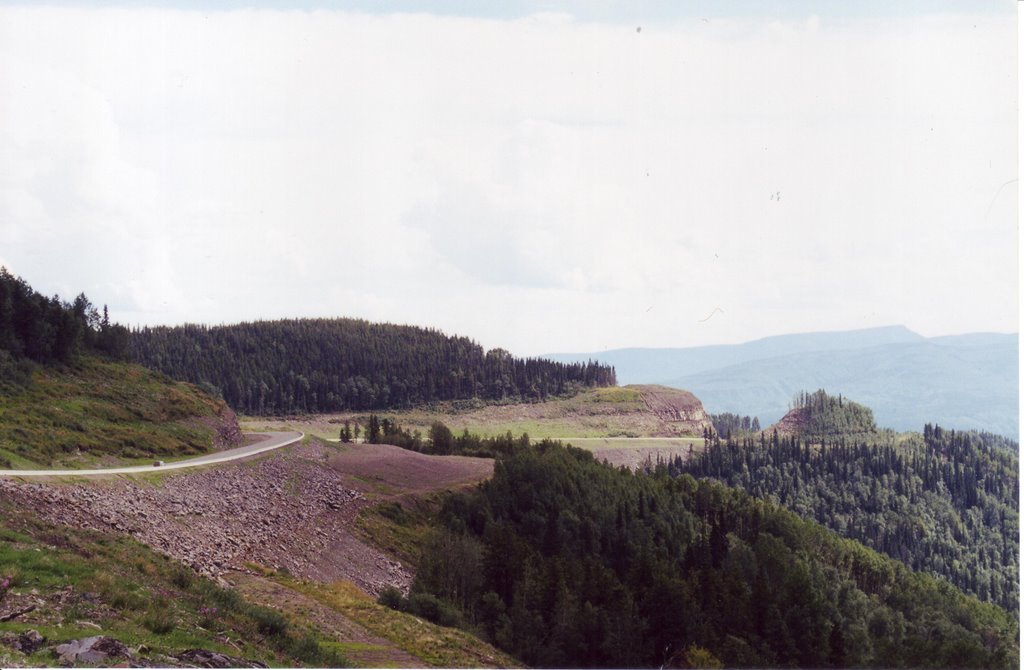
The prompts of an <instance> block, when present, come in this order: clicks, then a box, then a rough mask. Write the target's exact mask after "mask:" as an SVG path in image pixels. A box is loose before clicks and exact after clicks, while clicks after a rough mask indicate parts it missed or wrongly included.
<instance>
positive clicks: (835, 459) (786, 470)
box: [668, 403, 1020, 612]
mask: <svg viewBox="0 0 1024 670" xmlns="http://www.w3.org/2000/svg"><path fill="white" fill-rule="evenodd" d="M847 406H849V403H847ZM668 467H669V472H670V473H671V474H673V475H677V474H688V475H692V476H694V477H713V478H715V479H718V480H720V481H722V482H723V483H725V484H728V485H729V486H735V487H739V488H741V489H743V490H745V491H747V492H749V493H750V494H752V495H754V496H757V497H759V498H763V499H767V500H772V501H775V502H778V503H779V504H781V505H783V506H785V507H786V508H788V509H790V510H792V511H794V512H796V513H798V514H799V515H800V516H803V517H805V518H808V519H813V520H815V521H817V522H819V523H821V524H823V525H825V526H827V527H829V528H832V529H834V530H835V531H837V532H838V533H840V534H841V535H843V536H845V537H849V538H853V539H856V540H859V541H861V542H863V543H864V544H866V545H867V546H869V547H872V548H874V549H877V550H878V551H881V552H884V553H886V554H888V555H889V556H892V557H893V558H896V559H899V560H900V561H902V562H903V563H905V564H906V565H908V566H910V567H911V568H913V569H914V570H923V571H927V572H930V573H932V574H934V575H937V576H941V577H943V578H945V579H948V580H949V581H950V582H952V583H953V584H955V585H956V586H957V587H959V588H960V589H962V590H964V591H966V592H967V593H973V594H975V595H977V596H978V597H979V598H980V599H982V600H986V601H990V602H994V603H997V604H999V605H1001V606H1003V607H1005V608H1007V609H1008V610H1010V611H1011V612H1016V611H1017V605H1018V597H1019V589H1020V575H1019V566H1018V523H1019V521H1018V472H1017V471H1018V456H1017V443H1016V442H1013V441H1011V440H1008V439H1006V438H1003V437H999V436H996V435H992V434H990V433H978V432H958V431H952V430H943V429H942V428H940V427H938V426H931V425H927V426H925V429H924V433H923V434H921V435H917V436H914V437H913V438H910V439H906V440H904V441H902V442H901V443H900V444H899V445H898V446H894V445H890V444H886V445H871V444H866V443H850V444H845V443H844V442H843V441H840V442H839V443H835V444H831V443H830V444H825V445H823V446H821V445H814V446H811V445H809V444H808V443H807V442H806V441H801V440H800V439H798V438H795V437H789V438H781V439H780V438H779V437H778V436H777V435H773V436H772V437H770V438H769V437H768V436H766V435H764V434H762V436H761V438H760V439H758V440H755V439H753V438H749V437H748V438H745V439H742V440H738V441H737V440H733V441H729V442H720V441H717V440H715V441H714V442H712V443H711V444H710V445H709V446H708V447H707V448H706V449H705V450H704V451H703V452H702V453H700V454H698V455H696V456H694V458H693V459H691V460H690V461H689V462H687V463H684V462H683V460H682V459H679V458H677V459H675V460H674V461H673V462H671V463H669V464H668Z"/></svg>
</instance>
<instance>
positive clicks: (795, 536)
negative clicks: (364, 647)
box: [381, 441, 1019, 668]
mask: <svg viewBox="0 0 1024 670" xmlns="http://www.w3.org/2000/svg"><path fill="white" fill-rule="evenodd" d="M440 519H441V526H442V529H441V530H439V531H438V532H437V533H436V535H435V536H434V537H433V539H432V540H431V541H430V543H429V548H428V549H427V550H425V551H424V553H423V556H422V558H421V561H420V566H419V570H418V571H417V576H416V579H415V582H414V584H413V587H412V590H411V593H410V595H409V596H408V597H402V596H401V594H398V593H397V592H392V591H389V592H385V593H383V594H382V595H381V600H382V602H385V603H387V604H389V605H391V606H393V607H397V608H400V609H405V610H408V611H411V612H413V613H416V614H417V615H419V616H426V617H428V618H432V619H434V620H435V621H440V622H442V623H444V624H446V625H457V626H461V627H463V628H466V629H469V630H472V631H474V632H476V633H477V634H478V635H480V636H482V637H484V638H485V639H487V640H489V641H491V642H493V643H494V644H496V645H497V646H498V647H500V648H502V649H504V650H506V651H508V652H510V653H512V654H513V655H515V656H517V657H518V658H519V659H520V660H522V661H523V662H524V663H526V664H527V665H530V666H537V667H580V666H586V667H609V666H610V667H638V666H675V667H721V666H722V664H724V665H727V666H730V667H743V666H748V667H750V666H760V667H765V666H772V667H775V666H795V667H852V666H885V667H919V666H926V667H986V668H1000V667H1013V668H1016V667H1017V663H1018V656H1019V652H1018V648H1017V642H1016V622H1015V621H1014V619H1013V618H1012V617H1011V616H1010V615H1009V614H1008V613H1007V612H1006V611H1004V610H1002V609H1000V608H998V607H995V606H993V605H989V604H983V603H981V602H979V601H978V600H977V599H975V598H973V597H969V596H967V595H965V594H963V593H961V592H959V591H957V590H956V589H954V588H953V587H952V586H950V585H949V584H947V583H945V582H942V581H939V580H936V579H934V578H932V577H930V576H928V575H925V574H921V573H913V572H911V571H910V570H909V569H908V568H906V567H905V566H904V565H902V564H900V563H899V562H897V561H895V560H893V559H891V558H887V557H884V556H882V555H880V554H878V553H876V552H875V551H873V550H871V549H868V548H866V547H864V546H863V545H861V544H859V543H857V542H854V541H851V540H844V539H841V538H840V537H839V536H838V535H836V534H835V533H833V532H831V531H828V530H826V529H825V528H823V527H822V526H821V525H819V524H816V523H814V522H811V521H806V520H802V519H800V518H799V517H798V516H797V515H795V514H793V513H792V512H789V511H787V510H785V509H783V508H781V507H780V506H778V505H775V504H773V503H770V502H767V501H764V500H758V499H756V498H754V497H753V496H750V495H748V494H747V493H745V492H743V491H740V490H737V489H730V488H727V487H726V486H724V485H722V484H720V483H718V482H714V481H711V480H700V481H698V480H697V479H694V478H693V477H691V476H690V475H688V474H682V475H680V476H676V477H672V476H670V474H669V470H668V467H667V466H666V465H664V464H662V465H660V466H658V467H656V468H654V470H653V471H652V472H650V473H643V472H639V473H634V472H632V471H629V470H627V469H625V468H620V469H615V468H612V467H610V466H608V465H606V464H603V463H598V462H597V461H596V460H595V459H594V458H593V456H592V455H591V454H590V453H588V452H584V451H582V450H578V449H573V448H566V447H563V446H562V445H560V444H558V443H554V442H550V441H545V442H542V443H541V444H539V445H534V446H522V447H518V448H514V449H511V450H510V451H509V452H508V453H503V454H500V455H499V457H498V459H497V461H496V463H495V469H494V476H493V478H492V479H490V480H489V481H487V482H484V483H483V484H481V485H479V486H478V487H477V488H475V489H474V490H471V491H469V492H460V493H452V494H449V495H448V497H447V498H446V499H445V502H444V504H443V508H442V510H441V513H440Z"/></svg>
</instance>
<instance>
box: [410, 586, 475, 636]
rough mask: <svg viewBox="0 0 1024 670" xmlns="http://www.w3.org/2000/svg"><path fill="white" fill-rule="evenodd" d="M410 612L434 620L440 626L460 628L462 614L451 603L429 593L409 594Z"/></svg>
mask: <svg viewBox="0 0 1024 670" xmlns="http://www.w3.org/2000/svg"><path fill="white" fill-rule="evenodd" d="M408 603H409V610H408V611H409V613H410V614H413V615H415V616H418V617H422V618H424V619H426V620H428V621H432V622H434V623H436V624H437V625H439V626H447V627H449V628H460V627H462V626H463V621H462V615H461V614H460V613H459V611H458V610H457V609H456V608H455V607H454V606H452V605H450V604H449V603H446V602H444V601H443V600H441V599H440V598H438V597H436V596H434V595H431V594H429V593H414V594H412V595H410V596H409V600H408Z"/></svg>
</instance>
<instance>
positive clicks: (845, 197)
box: [0, 0, 1018, 355]
mask: <svg viewBox="0 0 1024 670" xmlns="http://www.w3.org/2000/svg"><path fill="white" fill-rule="evenodd" d="M203 4H204V3H200V2H177V3H170V2H168V3H155V2H150V3H139V2H120V3H111V4H109V5H107V6H95V7H92V8H85V9H81V8H78V6H77V5H76V6H71V5H68V6H59V5H58V6H55V7H48V8H42V7H41V8H35V7H32V6H27V5H22V6H17V5H11V4H9V3H8V4H4V3H0V264H2V265H4V266H6V267H7V268H8V269H9V270H10V271H12V272H14V273H15V274H18V275H21V276H23V277H24V278H25V279H26V280H27V281H29V283H31V284H32V285H33V286H34V287H35V288H37V289H38V290H40V291H43V292H44V293H47V294H52V293H59V294H60V295H61V296H62V297H64V298H65V299H70V298H72V297H73V296H74V295H76V294H77V293H79V292H81V291H84V292H85V293H86V294H87V295H88V296H89V297H90V298H91V299H92V300H93V301H94V302H96V303H99V304H103V303H107V304H108V305H109V306H110V311H111V315H112V317H113V318H115V319H117V320H118V321H121V322H122V323H125V324H128V325H139V324H162V323H167V324H174V323H182V322H186V321H188V322H205V323H231V322H236V321H240V320H252V319H257V318H278V317H300V316H353V317H362V318H366V319H371V320H379V321H391V322H395V323H410V324H416V325H423V326H431V327H436V328H440V329H442V330H444V331H446V332H450V333H458V334H462V335H467V336H469V337H472V338H473V339H476V340H477V341H479V342H481V343H482V344H483V345H484V346H486V347H496V346H502V347H505V348H508V349H510V350H511V351H513V352H515V353H517V354H520V355H532V354H538V353H542V352H553V351H591V350H593V351H596V350H601V349H605V348H616V347H625V346H689V345H698V344H713V343H729V342H740V341H746V340H750V339H755V338H758V337H762V336H765V335H772V334H779V333H790V332H804V331H820V330H839V329H851V328H864V327H871V326H880V325H890V324H905V325H906V326H908V327H910V328H911V329H913V330H916V331H918V332H920V333H922V334H925V335H940V334H951V333H962V332H972V331H1001V332H1015V331H1016V330H1017V325H1018V307H1017V304H1018V294H1017V290H1018V287H1017V283H1018V267H1017V250H1018V240H1017V193H1018V187H1017V182H1016V181H1015V180H1016V178H1017V171H1018V169H1017V58H1018V56H1017V52H1016V40H1017V16H1016V7H1015V3H1014V2H1012V0H1009V1H1005V2H993V3H950V2H915V3H898V4H899V8H898V9H897V10H894V9H890V8H889V7H890V5H891V3H875V2H868V3H852V4H857V5H858V6H857V9H856V11H857V13H856V14H844V13H843V12H844V11H846V10H844V9H843V8H844V7H846V6H847V4H848V3H778V2H777V3H752V2H739V3H734V4H731V5H728V6H727V8H726V9H722V8H721V7H720V3H710V2H698V3H691V4H689V5H680V3H668V2H655V1H649V2H640V3H635V2H634V3H612V2H597V3H583V2H562V3H558V2H525V1H524V2H513V3H504V4H502V3H489V2H488V3H482V5H481V7H482V9H480V10H475V9H474V6H475V5H474V3H468V2H441V3H437V4H436V5H433V6H432V5H431V4H430V3H412V2H397V1H395V2H385V3H380V4H375V3H370V2H354V3H340V2H310V3H302V2H299V3H283V2H281V3H273V2H249V3H243V2H232V3H227V4H228V5H229V6H230V7H231V9H230V10H220V11H204V10H203V9H202V6H203ZM246 6H255V7H256V8H255V9H244V7H246ZM294 6H299V7H302V8H303V9H302V11H283V10H282V9H281V7H294ZM765 6H768V7H770V10H765V9H764V7H765ZM496 7H502V9H501V10H498V9H495V8H496ZM410 10H415V13H409V12H410ZM402 12H405V13H402ZM474 12H475V13H474ZM815 12H817V13H815Z"/></svg>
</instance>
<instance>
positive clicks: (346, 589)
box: [0, 275, 1019, 668]
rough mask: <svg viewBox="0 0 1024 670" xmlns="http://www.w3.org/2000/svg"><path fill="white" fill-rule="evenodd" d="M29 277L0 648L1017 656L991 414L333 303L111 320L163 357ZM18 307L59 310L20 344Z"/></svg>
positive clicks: (734, 661) (725, 657) (772, 662)
mask: <svg viewBox="0 0 1024 670" xmlns="http://www.w3.org/2000/svg"><path fill="white" fill-rule="evenodd" d="M0 280H3V281H0V289H4V290H7V288H5V287H7V284H8V283H10V282H9V279H8V276H6V275H0ZM5 282H7V283H5ZM29 291H30V290H29V289H28V288H27V285H25V284H24V283H21V284H17V285H16V287H15V293H17V294H18V295H19V296H21V297H20V298H19V299H20V300H21V301H22V302H20V303H18V304H19V305H22V306H23V305H25V304H28V305H31V304H33V303H32V301H33V300H37V301H41V303H40V304H43V303H45V304H46V305H48V308H47V309H49V311H48V312H38V311H36V312H32V310H28V311H27V312H25V313H24V314H22V316H20V317H19V318H17V319H13V320H10V321H0V341H6V342H8V343H13V344H10V345H9V346H10V349H8V350H0V369H2V370H3V371H5V376H4V378H3V379H2V380H0V381H2V382H3V383H2V384H0V450H2V451H0V456H2V457H3V458H4V459H5V462H4V463H3V464H4V465H8V466H11V467H10V468H7V469H6V471H5V472H4V473H3V475H4V476H2V477H0V509H2V511H3V515H2V516H0V663H2V664H3V665H5V666H8V665H10V666H47V665H52V664H54V663H60V664H63V665H70V666H77V665H90V664H97V663H99V664H134V665H157V666H160V667H192V666H197V665H203V666H218V667H223V666H228V667H265V666H275V667H277V666H313V667H338V666H342V665H348V664H355V665H358V666H361V667H409V666H413V667H517V666H522V665H532V666H543V667H549V666H558V667H561V666H575V665H584V666H592V667H624V666H629V667H634V666H653V665H659V666H660V665H666V666H695V667H721V666H723V665H728V666H730V667H732V666H737V667H792V666H807V667H847V666H856V667H860V666H869V667H874V666H886V667H948V668H964V667H984V668H993V667H994V668H1013V667H1017V665H1018V660H1019V647H1018V645H1017V642H1016V638H1017V631H1018V629H1019V621H1018V619H1017V617H1016V614H1015V612H1016V603H1018V602H1019V600H1018V592H1019V571H1018V569H1017V565H1016V563H1015V560H1016V556H1017V554H1018V551H1019V545H1018V542H1017V536H1016V533H1017V529H1018V527H1019V521H1018V510H1017V507H1016V500H1017V496H1018V490H1019V484H1018V479H1017V470H1018V464H1017V451H1018V445H1017V443H1016V442H1015V441H1013V440H1010V439H1008V438H1003V437H1000V436H998V435H994V434H992V433H986V432H978V431H960V430H950V429H945V428H943V427H940V426H938V425H934V424H931V423H929V424H926V425H925V427H924V431H923V432H922V433H917V432H904V433H896V432H895V431H892V430H890V429H888V428H886V427H884V425H883V426H881V427H880V426H879V425H878V424H876V422H875V415H874V412H873V408H871V407H869V406H867V405H862V404H861V403H859V402H857V401H856V400H851V399H850V398H848V397H845V395H844V396H838V395H837V396H833V395H830V394H829V393H828V392H827V391H825V390H824V389H818V390H816V391H815V390H812V389H805V390H804V391H801V392H800V393H798V394H796V395H795V396H794V397H793V398H792V399H791V410H790V412H789V413H787V415H786V417H784V418H783V420H782V421H780V422H779V423H778V424H775V425H772V426H769V427H768V428H767V429H766V430H764V431H761V430H758V429H757V428H756V426H757V425H758V424H757V422H755V421H754V420H752V418H751V417H750V416H749V415H724V414H720V415H709V414H708V413H707V412H706V411H705V408H704V406H703V403H702V402H701V400H700V398H698V397H697V396H696V395H694V394H693V393H691V392H689V391H685V390H681V389H676V388H671V387H667V386H659V385H627V386H617V385H615V384H614V383H613V382H614V375H615V371H614V370H613V369H612V368H610V367H608V366H605V365H602V364H599V363H593V362H588V363H586V364H564V365H563V364H554V363H551V362H545V361H538V360H535V359H515V358H513V357H511V356H510V355H509V354H507V352H504V351H503V350H491V351H489V352H484V351H483V350H482V348H480V347H478V346H476V345H475V344H473V343H472V342H470V341H468V340H465V339H464V338H453V337H447V336H443V335H441V334H439V333H436V332H433V331H426V330H423V329H415V328H409V327H396V326H390V325H387V324H385V325H380V326H377V325H373V324H366V323H365V322H357V321H351V320H314V321H311V322H305V321H302V320H296V321H290V322H269V323H266V324H260V323H256V324H245V325H244V326H240V327H238V328H233V327H227V328H223V329H218V330H212V329H201V328H200V329H194V328H181V329H171V330H160V331H155V334H154V332H149V333H146V334H145V335H141V334H137V335H139V336H140V337H145V338H148V340H147V341H148V343H149V344H148V345H147V346H150V347H151V349H150V352H149V355H152V356H155V357H157V358H160V357H161V356H170V357H172V358H173V357H174V356H177V355H178V354H179V353H181V352H192V353H189V355H190V356H191V355H193V354H195V355H196V356H197V358H195V359H194V360H195V361H196V367H195V368H194V369H193V368H189V370H191V372H189V373H188V375H185V373H184V372H183V371H182V370H183V369H182V368H180V367H178V366H179V364H180V361H177V362H173V361H172V363H173V364H168V365H169V368H168V369H171V370H172V371H173V370H177V371H178V372H179V373H181V376H191V377H192V381H181V380H178V381H175V380H174V379H172V378H170V377H166V376H164V375H163V374H161V373H159V372H155V371H153V370H150V369H148V368H145V367H142V366H140V365H138V364H135V363H133V362H131V361H130V360H128V356H129V354H128V352H129V351H130V345H131V338H132V337H133V335H132V333H130V332H128V331H127V330H124V329H121V330H119V327H118V326H116V325H113V324H109V323H106V322H105V320H104V321H96V320H91V319H90V318H89V317H88V309H87V308H86V307H84V306H87V305H88V301H87V300H85V298H84V296H80V299H79V300H78V301H76V305H79V307H82V309H78V308H76V307H75V305H68V304H65V305H61V304H60V303H54V302H53V301H49V300H48V299H45V298H42V297H41V296H38V294H36V295H35V297H32V296H33V294H31V293H30V292H29ZM19 309H21V307H19ZM26 309H27V308H26ZM33 314H35V315H36V316H32V315H33ZM40 314H43V316H39V315H40ZM0 316H3V315H2V314H0ZM33 318H35V319H37V320H38V322H35V321H32V319H33ZM47 320H52V321H53V322H54V323H65V324H66V323H74V324H77V327H76V328H71V329H70V330H68V329H66V330H67V332H68V333H70V335H68V336H67V337H66V338H65V339H63V340H62V339H60V338H56V339H54V340H53V341H52V342H50V344H49V345H48V346H47V347H38V346H36V347H34V348H33V347H29V346H27V345H26V344H25V342H31V341H32V340H31V339H25V338H26V337H28V335H24V334H23V333H22V331H24V332H25V333H31V332H37V331H38V330H39V328H41V325H40V324H45V323H47V322H48V321H47ZM29 326H33V327H35V329H36V330H35V331H33V330H32V328H30V327H29ZM19 329H21V330H19ZM54 332H56V331H54ZM75 333H77V334H75ZM354 333H355V335H354ZM71 335H74V337H72V336H71ZM357 335H358V337H361V338H365V341H360V342H359V344H358V346H356V347H355V348H354V349H353V350H352V352H349V353H346V352H345V351H344V350H343V349H330V348H329V347H328V346H327V344H328V342H327V341H328V340H330V339H331V338H333V337H338V336H343V337H350V338H352V337H356V336H357ZM277 337H286V338H289V337H290V338H294V339H293V343H298V344H296V346H295V348H294V349H292V350H288V349H286V348H282V347H281V346H280V345H279V344H272V343H273V342H274V341H275V339H274V338H277ZM122 338H128V339H127V340H124V339H122ZM193 338H194V339H193ZM232 338H236V339H234V340H233V339H232ZM238 338H241V339H238ZM318 338H321V339H318ZM357 339H358V338H357ZM348 341H349V342H353V341H355V340H351V339H350V340H348ZM218 343H219V344H218ZM318 343H322V344H324V348H323V349H319V348H318V347H319V344H318ZM334 344H336V343H334ZM207 345H217V346H213V348H212V349H211V350H209V351H208V350H206V349H205V348H204V347H206V346H207ZM220 345H223V346H220ZM252 346H257V347H264V346H265V347H268V348H267V349H265V350H262V351H261V354H260V356H254V357H252V358H245V357H240V356H239V354H238V351H241V350H242V349H244V348H245V347H252ZM218 347H219V348H218ZM323 351H333V353H332V354H331V355H332V356H335V357H337V358H336V360H332V362H331V364H330V366H327V367H325V369H327V370H331V371H333V372H331V375H334V376H333V377H331V378H330V379H328V378H326V377H324V376H323V374H324V373H322V372H316V366H317V365H318V364H319V363H318V361H319V358H318V357H319V356H321V355H322V353H323ZM175 352H177V353H175ZM275 352H276V353H275ZM384 352H389V353H387V354H385V353H384ZM349 355H351V357H352V360H350V359H349V358H346V356H349ZM33 356H34V357H33ZM392 358H394V359H395V360H398V361H399V362H400V364H397V365H394V366H391V367H389V361H391V360H392ZM356 359H358V360H356ZM165 362H166V361H165ZM292 365H295V366H297V367H298V368H299V369H301V370H303V371H302V372H301V373H300V372H297V371H296V370H295V369H291V368H290V367H289V366H292ZM186 367H187V366H186ZM357 369H358V370H359V371H360V372H365V373H367V374H370V375H371V376H370V377H363V376H361V374H360V375H356V376H355V377H346V376H345V375H346V374H347V373H345V372H344V371H345V370H357ZM307 372H309V374H308V375H307ZM314 373H315V374H314ZM215 374H216V376H215ZM318 375H319V376H318ZM213 379H216V380H217V382H218V383H214V381H211V380H213ZM218 384H226V385H227V386H226V387H223V388H222V387H221V386H219V385H218ZM420 384H426V386H425V387H423V388H420V386H419V385H420ZM232 385H233V386H232ZM225 390H227V391H229V392H228V393H227V394H226V395H228V396H230V397H232V398H235V400H234V402H236V403H240V405H239V408H242V407H245V408H248V410H249V411H250V412H251V413H250V414H249V415H246V416H244V417H243V418H242V419H241V420H239V419H238V417H237V415H236V414H235V413H234V411H233V409H232V407H231V405H229V403H228V402H227V401H225V400H224V399H223V398H221V397H218V395H219V394H221V393H222V392H223V391H225ZM421 392H422V393H425V394H426V397H424V396H422V395H421ZM339 394H340V395H339ZM243 396H244V402H243V401H242V400H241V399H242V398H243ZM392 398H394V399H392ZM412 398H418V401H417V402H412V401H411V399H412ZM338 405H342V406H343V407H341V408H340V409H339V407H338ZM282 408H288V409H292V410H301V411H292V412H286V413H281V412H279V411H277V410H279V409H282ZM253 410H255V411H253ZM321 410H330V411H321ZM716 425H718V426H720V427H721V428H720V431H721V432H722V433H724V434H717V433H716V429H715V426H716ZM243 430H244V431H245V432H244V433H243ZM268 433H275V434H276V436H274V435H268ZM261 434H262V435H261ZM154 461H161V462H162V464H161V465H159V466H155V465H154ZM109 468H113V470H110V469H109ZM12 469H13V470H14V471H13V472H12V471H11V470H12ZM19 469H20V470H22V471H42V472H44V473H46V476H43V477H34V476H29V474H28V473H27V472H24V473H23V474H22V475H20V476H19V474H18V472H17V470H19Z"/></svg>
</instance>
